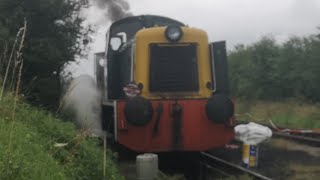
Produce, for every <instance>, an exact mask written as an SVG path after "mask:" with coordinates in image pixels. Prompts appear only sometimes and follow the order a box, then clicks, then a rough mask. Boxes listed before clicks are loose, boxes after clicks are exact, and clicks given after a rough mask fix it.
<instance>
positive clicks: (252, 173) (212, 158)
mask: <svg viewBox="0 0 320 180" xmlns="http://www.w3.org/2000/svg"><path fill="white" fill-rule="evenodd" d="M200 155H201V156H203V157H204V158H206V159H207V160H210V163H217V162H218V163H222V164H224V165H226V166H228V167H230V168H233V169H234V170H237V171H241V172H244V173H247V174H248V175H250V176H253V177H255V178H256V179H262V180H272V178H269V177H267V176H264V175H262V174H259V173H258V172H255V171H253V170H250V169H246V168H244V167H242V166H239V165H237V164H234V163H232V162H228V161H226V160H223V159H221V158H219V157H216V156H213V155H211V154H209V153H206V152H200ZM209 166H210V164H209Z"/></svg>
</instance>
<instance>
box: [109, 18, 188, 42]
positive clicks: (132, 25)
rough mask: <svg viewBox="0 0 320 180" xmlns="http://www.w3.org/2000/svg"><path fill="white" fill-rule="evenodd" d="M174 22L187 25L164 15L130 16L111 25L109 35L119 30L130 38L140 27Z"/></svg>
mask: <svg viewBox="0 0 320 180" xmlns="http://www.w3.org/2000/svg"><path fill="white" fill-rule="evenodd" d="M172 24H175V25H179V26H185V24H183V23H182V22H179V21H177V20H174V19H171V18H167V17H163V16H155V15H140V16H130V17H127V18H124V19H121V20H118V21H116V22H114V23H113V24H112V25H111V27H110V30H109V35H110V36H114V35H116V34H118V33H119V32H125V33H126V36H127V39H128V40H130V39H132V38H133V37H134V35H135V34H136V33H137V32H138V31H139V30H140V29H143V28H151V27H154V26H168V25H172Z"/></svg>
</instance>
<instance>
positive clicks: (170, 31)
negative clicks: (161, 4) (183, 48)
mask: <svg viewBox="0 0 320 180" xmlns="http://www.w3.org/2000/svg"><path fill="white" fill-rule="evenodd" d="M182 34H183V32H182V29H181V27H180V26H176V25H171V26H168V27H167V28H166V31H165V35H166V38H167V39H168V41H172V42H176V41H179V40H180V39H181V37H182Z"/></svg>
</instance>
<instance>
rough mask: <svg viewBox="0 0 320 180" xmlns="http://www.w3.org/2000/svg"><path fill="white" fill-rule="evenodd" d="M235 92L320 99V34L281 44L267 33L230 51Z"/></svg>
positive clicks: (253, 96)
mask: <svg viewBox="0 0 320 180" xmlns="http://www.w3.org/2000/svg"><path fill="white" fill-rule="evenodd" d="M228 58H229V64H230V78H231V81H230V82H231V90H232V93H233V95H236V96H238V97H245V98H251V99H268V100H283V99H287V98H292V97H299V98H305V99H306V100H310V101H317V102H318V101H320V84H319V83H318V82H319V81H320V71H319V69H320V61H319V58H320V36H319V35H311V36H309V37H304V38H299V37H292V38H290V39H289V40H288V41H286V42H285V43H283V44H280V45H279V44H277V43H276V41H275V40H274V39H273V38H272V37H264V38H262V39H261V40H260V41H258V42H256V43H254V44H252V45H249V46H244V45H239V46H237V47H236V48H235V50H233V51H231V52H230V53H229V57H228Z"/></svg>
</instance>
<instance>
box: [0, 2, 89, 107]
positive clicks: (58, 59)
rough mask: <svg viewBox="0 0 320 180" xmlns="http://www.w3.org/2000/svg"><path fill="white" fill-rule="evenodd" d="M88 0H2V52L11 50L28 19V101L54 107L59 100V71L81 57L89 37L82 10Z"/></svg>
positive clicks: (25, 79)
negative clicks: (5, 49)
mask: <svg viewBox="0 0 320 180" xmlns="http://www.w3.org/2000/svg"><path fill="white" fill-rule="evenodd" d="M87 6H88V1H87V0H0V24H1V25H2V26H0V27H1V28H0V51H1V49H2V50H3V49H4V44H8V46H9V47H10V46H11V45H12V43H13V39H14V37H15V33H16V32H17V31H18V29H19V28H20V26H21V25H22V24H23V21H24V19H26V20H27V23H28V30H27V34H26V41H25V46H24V52H23V58H24V61H25V67H24V72H23V82H22V89H23V92H24V93H25V95H26V97H27V99H28V100H30V101H31V102H33V103H36V104H41V105H44V106H50V107H54V106H56V105H57V103H58V100H59V95H60V94H59V93H60V92H61V91H60V82H61V80H60V72H61V71H62V70H63V67H64V66H65V65H66V64H67V63H68V62H71V61H74V60H75V57H76V56H79V55H82V52H83V51H82V50H83V46H82V40H83V39H86V38H87V37H88V35H89V33H90V32H91V31H90V28H86V27H84V26H83V25H82V24H83V20H84V19H83V17H81V9H82V8H84V7H87Z"/></svg>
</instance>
